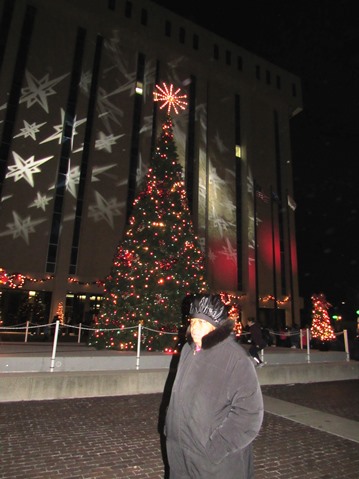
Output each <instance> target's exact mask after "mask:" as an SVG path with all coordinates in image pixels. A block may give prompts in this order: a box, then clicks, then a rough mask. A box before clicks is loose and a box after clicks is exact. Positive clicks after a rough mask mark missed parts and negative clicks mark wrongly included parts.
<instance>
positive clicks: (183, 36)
mask: <svg viewBox="0 0 359 479" xmlns="http://www.w3.org/2000/svg"><path fill="white" fill-rule="evenodd" d="M185 40H186V30H185V29H184V28H183V27H180V29H179V41H180V43H184V42H185Z"/></svg>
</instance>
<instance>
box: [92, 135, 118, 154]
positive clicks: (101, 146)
mask: <svg viewBox="0 0 359 479" xmlns="http://www.w3.org/2000/svg"><path fill="white" fill-rule="evenodd" d="M122 136H125V134H124V133H122V134H121V135H117V136H114V135H113V134H111V135H106V134H105V133H103V132H102V131H100V132H99V138H98V139H97V140H96V142H95V149H96V150H106V151H108V152H109V153H112V148H111V147H112V145H116V140H118V139H119V138H121V137H122Z"/></svg>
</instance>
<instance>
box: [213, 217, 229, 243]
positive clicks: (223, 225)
mask: <svg viewBox="0 0 359 479" xmlns="http://www.w3.org/2000/svg"><path fill="white" fill-rule="evenodd" d="M210 219H211V220H212V221H213V226H214V228H217V230H218V231H219V234H220V236H221V238H223V236H224V233H228V230H229V229H231V228H233V227H234V226H235V224H234V223H230V222H229V221H226V220H225V219H224V218H220V217H219V216H216V217H215V218H213V217H212V218H210Z"/></svg>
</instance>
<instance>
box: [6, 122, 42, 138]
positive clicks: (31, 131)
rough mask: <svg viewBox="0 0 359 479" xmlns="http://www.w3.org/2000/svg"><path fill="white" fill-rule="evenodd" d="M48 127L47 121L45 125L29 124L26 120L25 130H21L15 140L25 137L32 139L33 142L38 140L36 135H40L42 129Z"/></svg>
mask: <svg viewBox="0 0 359 479" xmlns="http://www.w3.org/2000/svg"><path fill="white" fill-rule="evenodd" d="M44 125H46V121H45V122H44V123H39V124H36V123H28V122H27V121H26V120H24V128H20V132H21V133H19V134H18V135H15V136H14V138H19V137H20V136H23V137H24V138H29V137H30V138H32V139H33V140H36V133H39V131H40V128H41V127H42V126H44Z"/></svg>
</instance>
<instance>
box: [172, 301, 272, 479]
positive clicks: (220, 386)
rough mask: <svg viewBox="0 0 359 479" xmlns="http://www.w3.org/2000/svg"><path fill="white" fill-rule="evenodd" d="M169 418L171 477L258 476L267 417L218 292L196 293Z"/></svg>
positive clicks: (233, 478)
mask: <svg viewBox="0 0 359 479" xmlns="http://www.w3.org/2000/svg"><path fill="white" fill-rule="evenodd" d="M190 317H191V320H190V321H191V322H190V326H189V327H188V330H187V341H186V343H185V344H184V346H183V348H182V351H181V356H180V360H179V364H178V370H177V374H176V378H175V381H174V384H173V388H172V392H171V398H170V403H169V406H168V409H167V414H166V421H165V431H164V432H165V435H166V449H167V456H168V462H169V469H170V479H253V477H254V467H253V456H252V443H253V440H254V439H255V438H256V436H257V435H258V433H259V431H260V428H261V425H262V421H263V398H262V392H261V389H260V385H259V382H258V378H257V374H256V371H255V368H254V365H253V363H252V361H251V360H250V358H249V357H248V354H247V352H246V351H245V349H244V348H243V346H241V345H240V344H239V343H238V342H237V341H236V340H235V335H234V332H233V327H234V322H233V321H232V320H231V319H229V318H228V313H227V308H226V306H225V305H224V303H223V302H222V301H221V299H220V296H219V295H211V294H204V295H202V294H201V295H195V296H194V299H193V301H192V303H191V306H190Z"/></svg>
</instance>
